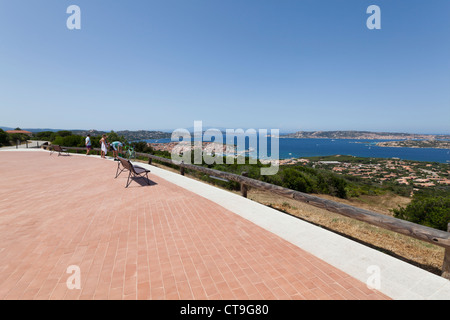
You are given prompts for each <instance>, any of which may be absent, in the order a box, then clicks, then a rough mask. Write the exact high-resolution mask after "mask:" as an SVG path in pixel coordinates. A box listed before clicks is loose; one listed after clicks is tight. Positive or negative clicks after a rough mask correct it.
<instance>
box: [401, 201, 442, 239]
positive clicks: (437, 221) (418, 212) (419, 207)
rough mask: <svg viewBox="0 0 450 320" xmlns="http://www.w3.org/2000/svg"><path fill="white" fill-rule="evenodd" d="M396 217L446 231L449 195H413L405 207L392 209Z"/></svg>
mask: <svg viewBox="0 0 450 320" xmlns="http://www.w3.org/2000/svg"><path fill="white" fill-rule="evenodd" d="M392 211H393V213H394V216H395V217H396V218H400V219H403V220H408V221H411V222H414V223H417V224H421V225H425V226H428V227H431V228H435V229H439V230H443V231H447V224H448V223H449V222H450V196H448V195H447V196H437V197H432V196H415V197H414V198H413V200H412V201H411V202H410V204H408V205H407V206H406V207H401V208H398V209H394V210H392Z"/></svg>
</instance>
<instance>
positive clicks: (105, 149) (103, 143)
mask: <svg viewBox="0 0 450 320" xmlns="http://www.w3.org/2000/svg"><path fill="white" fill-rule="evenodd" d="M100 146H101V150H102V158H103V159H106V154H107V153H108V141H107V140H106V135H105V134H104V135H102V138H101V139H100Z"/></svg>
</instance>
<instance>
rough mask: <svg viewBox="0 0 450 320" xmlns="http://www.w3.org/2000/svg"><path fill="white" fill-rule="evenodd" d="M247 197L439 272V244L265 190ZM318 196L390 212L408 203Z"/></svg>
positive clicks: (404, 200) (390, 198)
mask: <svg viewBox="0 0 450 320" xmlns="http://www.w3.org/2000/svg"><path fill="white" fill-rule="evenodd" d="M248 197H249V199H252V200H254V201H257V202H260V203H262V204H265V205H268V206H271V207H273V208H275V209H278V210H280V211H283V212H286V213H288V214H291V215H293V216H296V217H298V218H300V219H303V220H305V221H308V222H310V223H313V224H315V225H317V226H320V227H322V228H325V229H328V230H330V231H332V232H335V233H338V234H340V235H343V236H345V237H348V238H350V239H352V240H354V241H357V242H360V243H362V244H364V245H367V246H369V247H372V248H375V249H377V250H379V251H382V252H384V253H386V254H389V255H391V256H394V257H396V258H398V259H400V260H403V261H406V262H408V263H410V264H413V265H415V266H417V267H420V268H423V269H425V270H427V271H429V272H432V273H435V274H437V275H441V272H442V263H443V261H444V249H443V248H441V247H439V246H436V245H433V244H430V243H427V242H424V241H420V240H417V239H414V238H411V237H408V236H405V235H402V234H398V233H396V232H392V231H389V230H385V229H382V228H379V227H376V226H373V225H370V224H368V223H365V222H361V221H357V220H354V219H350V218H347V217H344V216H341V215H339V214H336V213H333V212H329V211H326V210H323V209H320V208H317V207H314V206H311V205H308V204H305V203H302V202H300V201H297V200H293V199H288V198H285V197H281V196H277V195H273V194H270V193H267V192H263V191H259V190H251V192H249V195H248ZM320 197H323V198H326V199H330V200H334V201H339V202H342V203H346V204H349V205H352V206H355V207H360V208H364V209H368V210H371V211H374V212H378V213H382V214H390V212H389V208H394V207H396V206H398V205H404V204H407V203H408V202H409V199H407V198H403V197H399V196H395V195H387V196H376V197H366V198H362V199H359V200H358V199H353V200H342V199H337V198H333V197H330V196H323V195H320ZM377 199H378V201H377Z"/></svg>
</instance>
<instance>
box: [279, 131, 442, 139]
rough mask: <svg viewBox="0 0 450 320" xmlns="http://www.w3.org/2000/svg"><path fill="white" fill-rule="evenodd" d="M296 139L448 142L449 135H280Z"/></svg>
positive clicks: (326, 132) (356, 132)
mask: <svg viewBox="0 0 450 320" xmlns="http://www.w3.org/2000/svg"><path fill="white" fill-rule="evenodd" d="M280 138H297V139H361V140H449V139H450V135H449V134H414V133H393V132H370V131H299V132H295V133H290V134H285V135H280Z"/></svg>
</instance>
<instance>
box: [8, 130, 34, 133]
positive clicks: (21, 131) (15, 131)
mask: <svg viewBox="0 0 450 320" xmlns="http://www.w3.org/2000/svg"><path fill="white" fill-rule="evenodd" d="M6 132H7V133H10V134H14V133H25V134H33V133H31V132H30V131H25V130H9V131H6Z"/></svg>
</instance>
